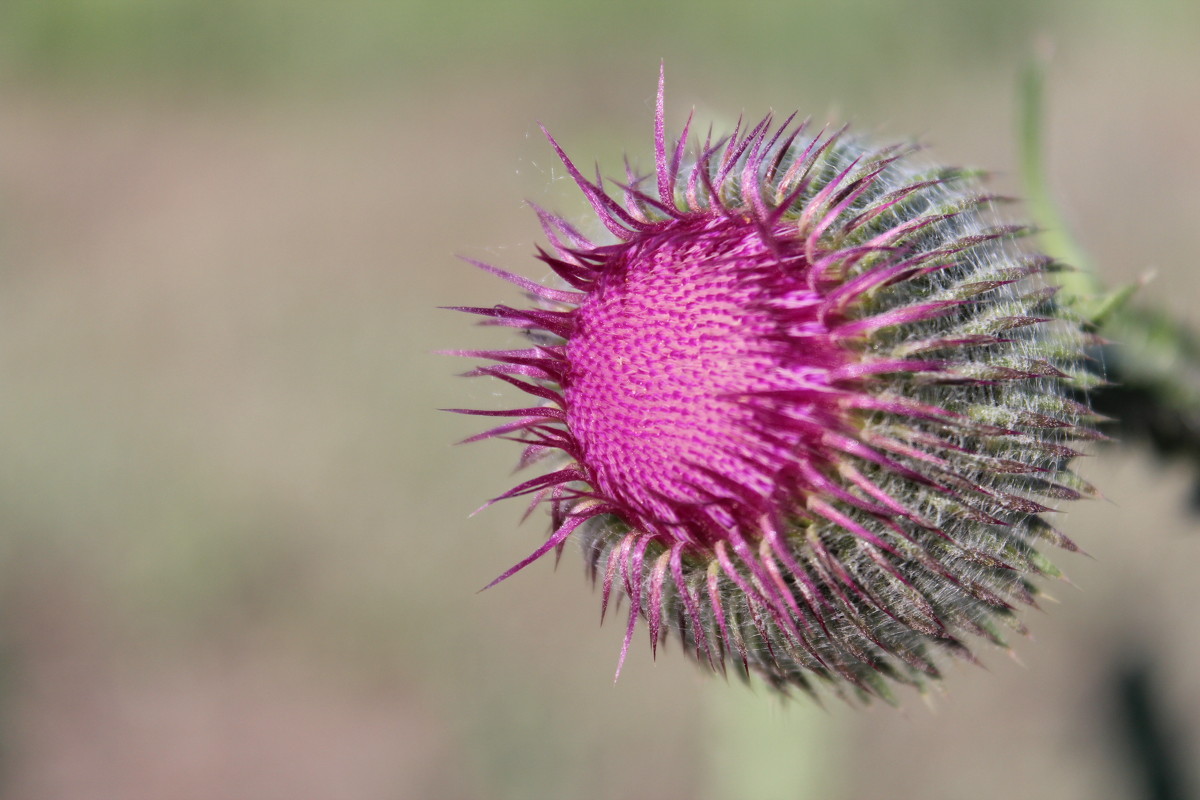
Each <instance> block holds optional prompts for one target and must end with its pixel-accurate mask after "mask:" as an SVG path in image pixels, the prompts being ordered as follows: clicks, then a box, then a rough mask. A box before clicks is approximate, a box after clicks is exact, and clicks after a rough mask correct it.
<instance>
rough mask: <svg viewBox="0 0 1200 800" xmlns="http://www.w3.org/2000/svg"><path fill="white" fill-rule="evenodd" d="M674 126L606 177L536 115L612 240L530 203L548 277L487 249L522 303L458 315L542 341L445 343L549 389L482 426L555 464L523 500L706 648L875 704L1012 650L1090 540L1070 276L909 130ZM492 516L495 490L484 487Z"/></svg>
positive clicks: (591, 562) (719, 662) (668, 631)
mask: <svg viewBox="0 0 1200 800" xmlns="http://www.w3.org/2000/svg"><path fill="white" fill-rule="evenodd" d="M690 126H691V117H689V119H688V123H687V124H686V125H685V126H684V129H683V132H682V133H681V135H680V136H679V137H678V139H677V140H674V141H671V142H669V141H668V138H667V135H666V132H665V126H664V113H663V84H662V78H661V75H660V80H659V92H658V107H657V113H656V117H655V134H654V143H655V153H654V165H655V168H654V172H653V174H651V175H648V176H642V175H637V174H635V173H634V172H633V171H632V170H631V169H630V168H628V167H627V168H626V177H625V180H624V181H623V182H617V183H611V184H609V185H610V186H612V187H614V188H613V189H612V190H609V189H606V188H605V185H604V183H603V182H602V180H601V179H600V178H599V176H597V178H596V179H595V180H594V181H593V180H590V179H588V178H587V177H585V176H584V175H583V174H581V173H580V171H579V170H578V169H577V168H576V166H575V165H574V163H573V162H572V161H571V160H570V159H569V158H568V157H567V156H566V154H565V153H564V152H563V150H562V149H561V148H560V147H559V145H558V143H557V142H555V140H554V139H553V137H551V136H550V135H549V133H547V134H546V135H547V138H548V139H549V141H550V144H551V146H552V147H553V148H554V151H555V152H556V153H557V155H558V157H559V158H560V159H561V160H562V163H563V164H564V165H565V167H566V169H567V171H568V172H569V174H570V175H571V177H572V178H573V179H574V181H575V183H576V184H577V185H578V186H579V188H580V189H581V190H582V192H583V193H584V195H585V196H586V197H587V199H588V201H589V202H590V204H591V206H592V208H593V209H594V210H595V213H596V216H597V217H598V219H599V221H600V223H602V225H603V227H604V228H605V229H607V231H608V236H607V237H606V240H605V241H601V242H597V241H593V240H592V239H590V238H588V237H587V236H585V235H584V234H583V233H581V232H580V230H579V229H578V228H576V227H575V226H573V225H572V224H570V223H569V222H568V221H566V220H565V219H563V218H562V217H559V216H557V215H555V214H552V213H549V212H547V211H545V210H543V209H540V208H536V207H535V210H536V211H537V214H538V216H539V218H540V220H541V223H542V227H543V229H544V231H545V235H546V238H547V239H548V241H549V245H550V249H549V250H544V249H541V248H539V249H538V258H539V259H540V260H541V261H542V262H544V263H545V264H546V265H548V266H549V268H550V269H552V270H553V271H554V272H555V273H556V274H557V276H558V277H559V278H560V279H561V284H560V285H559V286H556V287H547V286H543V285H540V284H538V283H536V282H533V281H529V280H526V279H524V278H521V277H518V276H516V275H513V274H510V273H508V272H505V271H503V270H500V269H497V268H496V267H493V266H491V265H488V264H482V263H477V262H473V263H476V265H477V266H479V267H480V268H482V269H484V270H487V271H488V272H491V273H493V274H496V275H499V276H500V277H502V278H505V279H507V280H509V281H511V282H512V283H514V284H516V285H517V286H519V287H521V288H522V289H524V290H526V291H527V292H528V293H529V295H530V296H531V297H532V298H533V300H534V302H533V304H532V307H529V308H514V307H510V306H506V305H497V306H495V307H492V308H462V309H460V310H462V311H467V312H470V313H473V314H479V315H482V316H484V317H486V318H487V319H486V323H488V324H493V325H500V326H505V327H510V328H516V329H518V330H520V331H523V332H524V333H525V334H526V336H527V337H528V345H527V346H526V347H523V348H518V349H506V350H495V351H455V354H457V355H464V356H468V357H475V358H484V359H488V360H491V361H493V362H495V363H494V364H492V365H490V366H483V367H479V368H478V369H475V370H474V371H473V372H471V373H469V374H471V375H480V376H490V377H493V378H496V379H498V380H501V381H504V382H506V383H509V384H512V385H513V386H515V387H517V388H518V389H520V390H521V391H523V392H525V393H527V394H528V395H530V396H532V397H533V398H534V402H532V403H530V404H527V405H526V406H525V407H522V408H516V409H511V410H502V411H492V410H470V409H454V410H456V411H460V412H461V413H466V414H478V415H483V416H492V417H507V418H509V419H507V420H506V421H505V422H503V424H500V425H499V426H497V427H493V428H491V429H490V430H487V431H485V432H483V433H479V434H477V435H475V436H472V437H470V438H469V439H467V440H466V441H468V442H471V441H478V440H482V439H490V438H504V439H511V440H515V441H518V442H520V443H521V444H523V445H524V454H523V456H522V457H521V465H522V466H527V465H531V464H533V463H535V462H552V467H551V468H550V469H549V470H548V471H545V472H544V474H541V475H539V476H537V477H534V478H531V479H529V480H526V481H524V482H522V483H520V484H519V485H518V486H515V487H513V488H512V489H510V490H509V491H507V492H505V493H504V494H502V495H500V496H499V497H497V498H495V500H493V501H491V502H496V501H497V500H502V499H506V498H512V497H518V496H526V495H527V496H531V500H532V502H531V504H530V509H531V510H532V509H533V508H535V507H537V506H538V505H545V506H547V507H548V508H549V510H550V514H551V519H552V528H551V533H550V535H549V537H548V539H547V540H546V541H545V543H544V544H542V545H541V546H540V547H538V548H537V549H536V550H535V551H534V552H533V553H532V554H530V555H529V556H528V557H527V558H525V559H523V560H522V561H520V562H519V563H517V564H516V565H514V566H513V567H512V568H510V569H509V570H507V571H506V572H504V573H503V574H502V575H501V576H500V577H498V578H497V579H496V580H495V581H494V582H493V584H490V585H494V584H495V583H498V582H500V581H502V580H504V579H506V578H508V577H510V576H511V575H513V574H514V573H515V572H517V571H518V570H520V569H522V568H524V567H525V566H527V565H528V564H530V563H532V562H533V561H535V560H537V559H539V558H541V557H543V556H545V555H546V554H548V553H549V552H550V551H552V550H555V551H558V552H559V553H561V550H562V548H563V546H564V544H565V543H566V541H567V540H568V539H574V540H576V541H578V543H579V544H580V546H581V547H582V550H583V553H584V557H585V562H586V567H587V570H588V572H589V574H590V576H591V578H592V580H593V582H596V583H599V584H600V586H601V594H602V601H601V607H602V611H601V618H602V619H603V615H604V609H606V608H607V607H608V606H609V605H610V602H614V597H615V598H616V599H617V600H620V599H621V598H622V597H624V598H626V599H627V600H628V622H627V627H626V633H625V640H624V645H623V647H622V650H621V656H620V661H619V662H618V668H617V669H618V674H619V672H620V663H622V662H623V661H624V658H625V656H626V653H627V652H628V648H629V646H630V643H631V640H632V638H633V634H634V630H635V625H636V622H637V620H638V619H639V618H642V619H644V620H645V622H646V625H647V627H648V629H649V637H650V644H651V647H652V648H657V645H658V643H659V642H660V641H662V640H664V639H665V638H667V637H668V636H669V635H674V636H675V637H677V638H678V639H679V640H680V641H681V642H682V644H683V648H684V650H685V651H686V652H688V653H690V654H693V655H694V656H695V658H696V659H697V660H698V661H699V662H700V663H701V664H703V665H706V666H707V667H709V668H711V669H713V670H716V671H720V672H725V671H727V670H729V669H732V670H734V671H736V672H738V673H740V674H742V675H748V674H750V673H757V674H759V675H760V676H762V677H763V678H764V679H765V680H766V681H768V682H769V683H770V684H771V685H773V686H775V687H777V688H779V689H781V690H785V691H786V690H788V689H791V688H799V689H802V690H805V691H809V692H812V691H814V690H815V688H816V687H817V686H818V685H820V684H827V685H829V686H830V687H832V688H833V689H834V690H835V691H836V692H838V693H844V690H845V689H846V688H847V687H850V688H851V691H852V692H853V693H855V694H857V695H859V696H860V697H863V698H865V697H868V696H871V695H878V696H883V697H889V696H890V688H891V683H892V682H898V683H902V684H912V685H916V686H922V685H924V684H925V683H926V681H927V680H928V679H929V678H934V677H937V676H938V674H939V664H940V663H941V661H942V659H941V658H939V655H940V654H943V653H945V654H951V655H954V656H959V657H963V658H966V659H968V660H973V658H972V656H971V653H970V651H969V649H968V645H967V640H969V639H971V638H972V637H982V638H983V639H985V640H988V641H991V642H993V643H995V644H997V645H1001V646H1005V633H1006V631H1007V630H1015V631H1018V632H1020V631H1023V630H1024V629H1023V627H1022V625H1021V623H1020V622H1019V621H1018V620H1017V617H1016V615H1015V611H1016V610H1017V608H1018V607H1019V606H1021V605H1035V604H1036V596H1037V594H1038V590H1037V588H1036V586H1035V584H1034V583H1033V581H1032V579H1033V578H1034V577H1036V576H1038V575H1051V576H1054V575H1058V574H1059V573H1058V572H1057V570H1056V569H1055V568H1054V567H1053V566H1052V565H1051V564H1050V562H1049V561H1047V560H1046V559H1045V558H1044V557H1043V556H1042V555H1041V554H1040V553H1039V551H1038V548H1039V547H1041V546H1043V545H1047V544H1048V545H1053V546H1057V547H1060V548H1065V549H1068V550H1075V549H1076V547H1075V545H1074V544H1073V543H1072V542H1071V541H1070V540H1069V539H1068V538H1067V537H1066V536H1064V535H1063V534H1062V533H1060V532H1059V531H1057V530H1056V529H1055V528H1054V527H1053V526H1052V525H1051V524H1050V523H1048V522H1047V521H1046V520H1045V519H1044V518H1043V516H1042V515H1043V514H1044V512H1047V511H1050V510H1052V509H1051V508H1050V507H1049V506H1048V505H1047V504H1049V503H1053V502H1057V501H1061V500H1069V499H1075V498H1078V497H1081V496H1084V495H1092V494H1094V490H1093V489H1092V488H1091V487H1090V486H1089V485H1088V484H1087V483H1085V482H1084V481H1083V480H1081V479H1080V478H1078V477H1077V476H1076V475H1075V474H1074V473H1072V472H1071V471H1070V470H1069V468H1068V465H1069V462H1070V461H1071V459H1072V458H1074V457H1075V456H1077V455H1079V453H1078V452H1077V450H1076V449H1075V447H1076V445H1075V442H1076V441H1077V440H1087V439H1092V438H1095V437H1096V434H1095V433H1094V431H1093V430H1092V429H1091V428H1090V427H1089V424H1090V423H1091V422H1093V421H1094V419H1095V418H1094V416H1093V415H1092V413H1091V412H1090V410H1089V408H1088V407H1087V406H1086V405H1084V404H1083V403H1081V402H1080V401H1079V400H1078V399H1075V398H1078V397H1081V396H1083V391H1084V390H1086V389H1087V388H1089V387H1090V386H1092V385H1094V384H1095V383H1096V382H1097V379H1096V378H1094V376H1093V375H1092V374H1091V373H1090V372H1089V371H1088V370H1087V369H1086V365H1085V364H1084V363H1083V358H1082V351H1083V348H1084V347H1085V346H1087V344H1089V337H1088V336H1087V334H1085V333H1084V332H1083V331H1082V330H1081V327H1080V325H1079V324H1077V323H1076V322H1074V321H1072V320H1070V319H1068V317H1067V315H1066V314H1065V313H1064V312H1063V311H1062V310H1061V309H1060V308H1059V307H1058V306H1056V304H1055V301H1054V294H1055V292H1054V288H1053V287H1052V285H1050V284H1049V283H1048V282H1047V280H1046V278H1045V276H1046V274H1047V273H1048V272H1050V271H1052V270H1054V269H1055V268H1056V265H1055V264H1054V263H1052V262H1051V260H1050V259H1048V258H1046V257H1044V256H1040V255H1037V254H1034V253H1029V252H1026V251H1024V250H1023V249H1021V246H1020V241H1019V240H1020V239H1021V237H1022V235H1023V234H1025V233H1026V232H1027V229H1025V228H1023V227H1020V226H1014V225H1008V224H1002V223H1000V222H998V221H997V220H996V219H995V207H996V205H998V203H999V199H998V198H995V197H992V196H990V195H988V194H985V193H983V192H982V190H981V189H980V187H979V184H978V178H977V176H976V175H975V174H973V173H970V172H967V171H965V170H961V169H948V168H930V167H928V166H925V165H923V164H920V163H918V160H917V159H916V158H915V157H914V155H915V153H916V150H917V148H916V147H914V146H911V145H899V146H891V147H876V146H873V145H871V144H870V143H867V142H865V141H863V140H860V139H858V138H855V137H853V136H851V135H850V134H849V133H848V131H847V130H846V129H844V128H843V129H841V130H838V131H832V132H831V131H827V130H822V131H817V132H812V131H810V128H809V126H808V124H807V123H803V122H802V123H799V124H795V121H794V115H793V116H792V117H789V118H787V119H786V120H785V121H784V122H783V123H782V124H779V125H775V124H774V123H773V120H772V118H771V117H770V116H768V117H767V118H765V119H763V120H762V121H761V122H759V123H758V124H757V125H754V126H753V127H748V128H746V129H743V128H742V125H741V123H740V122H739V124H738V126H737V127H736V128H735V129H734V132H733V134H732V135H731V136H729V137H728V138H724V139H721V140H718V141H714V140H713V139H712V137H711V135H710V136H709V137H706V138H705V140H704V142H703V144H698V145H697V144H693V145H692V146H689V129H690ZM488 505H490V503H489V504H488Z"/></svg>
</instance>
